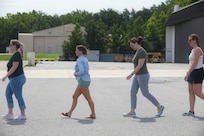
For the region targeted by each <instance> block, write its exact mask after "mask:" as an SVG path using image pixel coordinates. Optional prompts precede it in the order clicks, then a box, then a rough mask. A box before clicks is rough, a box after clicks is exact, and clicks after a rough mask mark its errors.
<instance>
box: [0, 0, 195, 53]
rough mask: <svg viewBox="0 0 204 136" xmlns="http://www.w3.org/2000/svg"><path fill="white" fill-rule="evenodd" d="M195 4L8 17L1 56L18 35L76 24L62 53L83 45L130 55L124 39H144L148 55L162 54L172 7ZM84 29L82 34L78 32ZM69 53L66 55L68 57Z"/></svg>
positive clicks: (184, 0) (0, 31)
mask: <svg viewBox="0 0 204 136" xmlns="http://www.w3.org/2000/svg"><path fill="white" fill-rule="evenodd" d="M196 1H198V0H179V1H178V0H166V2H162V3H161V4H160V5H158V6H156V5H153V6H152V7H151V8H150V9H147V8H143V9H142V10H140V11H135V10H134V9H132V10H131V11H129V10H127V9H124V10H123V11H122V12H118V11H117V10H114V9H102V10H100V12H98V13H89V12H87V11H85V10H83V11H82V10H77V11H73V12H71V13H67V14H64V15H60V16H58V15H53V16H51V15H47V14H45V13H43V12H41V11H35V10H33V11H31V12H29V13H25V12H23V13H19V12H18V13H16V14H10V13H8V14H7V15H6V17H1V18H0V26H1V28H0V52H5V47H6V46H8V44H9V41H10V39H18V33H32V32H35V31H39V30H43V29H48V28H51V27H56V26H60V25H64V24H69V23H73V24H76V26H77V27H76V28H75V31H74V32H73V33H72V36H70V37H68V39H69V41H65V42H64V44H63V45H62V46H63V50H64V52H66V51H67V52H68V50H69V48H72V50H73V47H72V46H74V47H75V46H76V44H85V45H86V46H87V47H88V48H89V49H90V50H100V52H101V53H130V52H131V50H130V48H129V47H128V46H127V44H128V39H129V38H132V37H135V36H139V35H140V36H143V37H144V38H145V43H144V45H143V46H144V48H145V49H146V50H147V51H149V52H161V53H165V22H166V21H167V19H168V18H169V16H170V15H171V13H172V11H173V9H174V6H175V5H179V6H180V7H184V6H186V5H189V4H191V3H193V2H196ZM80 26H84V27H85V31H86V34H82V33H81V32H79V27H80ZM71 54H72V53H71V52H70V54H69V55H71Z"/></svg>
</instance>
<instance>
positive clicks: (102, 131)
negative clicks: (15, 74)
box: [0, 62, 204, 136]
mask: <svg viewBox="0 0 204 136" xmlns="http://www.w3.org/2000/svg"><path fill="white" fill-rule="evenodd" d="M6 63H7V62H0V77H3V75H4V74H5V71H6ZM74 65H75V62H42V63H41V64H37V66H36V67H25V69H24V70H25V74H26V77H27V82H26V84H25V86H24V91H23V93H24V98H25V101H26V105H27V109H26V113H27V116H28V119H27V120H25V121H17V120H4V119H0V136H64V135H69V136H164V135H165V136H203V135H204V131H203V130H204V108H203V105H204V101H203V100H201V99H197V101H196V105H195V114H196V116H195V117H194V118H193V117H183V116H182V113H183V112H186V111H188V92H187V83H186V82H185V81H184V80H183V76H184V75H185V73H186V71H187V68H188V65H187V64H148V68H149V72H150V75H151V79H150V84H149V87H150V91H151V93H152V94H153V95H154V96H155V97H156V98H157V99H158V100H159V102H160V103H161V104H162V105H164V106H165V111H164V114H163V116H162V117H155V115H156V108H155V107H154V106H153V105H152V103H150V102H149V101H148V100H147V99H145V98H144V97H143V96H142V94H141V92H140V91H139V93H138V106H137V111H136V112H137V117H136V118H124V117H122V114H123V113H124V112H128V111H129V107H130V103H129V102H130V100H129V99H130V97H129V90H130V86H131V80H130V81H129V80H126V79H125V77H126V76H127V75H128V74H129V73H130V72H131V71H132V68H133V64H132V63H112V62H90V63H89V65H90V74H91V78H92V82H91V86H90V91H91V95H92V97H93V100H94V102H95V108H96V115H97V118H96V119H95V120H90V119H85V117H86V116H88V115H89V114H90V110H89V107H88V104H87V102H86V100H85V99H84V97H83V96H81V97H80V98H79V101H78V105H77V107H76V109H75V111H74V112H73V114H72V118H65V117H63V116H61V114H60V113H61V112H65V111H67V110H68V109H69V107H70V105H71V102H72V94H73V92H74V89H75V87H76V85H77V82H76V80H75V79H74V76H73V72H74V71H73V69H74ZM7 82H8V80H7V81H6V82H1V83H0V115H3V114H5V113H6V112H7V106H6V99H5V95H4V93H5V88H6V85H7ZM14 100H15V99H14ZM14 102H15V109H14V114H15V115H17V114H19V109H18V105H17V102H16V100H15V101H14Z"/></svg>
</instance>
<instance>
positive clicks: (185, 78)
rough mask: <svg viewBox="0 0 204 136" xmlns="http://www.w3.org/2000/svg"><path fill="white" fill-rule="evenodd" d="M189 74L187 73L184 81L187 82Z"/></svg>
mask: <svg viewBox="0 0 204 136" xmlns="http://www.w3.org/2000/svg"><path fill="white" fill-rule="evenodd" d="M188 76H189V74H188V73H186V76H185V77H184V80H185V81H187V79H188Z"/></svg>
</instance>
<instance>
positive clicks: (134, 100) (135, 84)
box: [130, 76, 139, 112]
mask: <svg viewBox="0 0 204 136" xmlns="http://www.w3.org/2000/svg"><path fill="white" fill-rule="evenodd" d="M137 78H138V77H137V76H134V77H133V80H132V85H131V90H130V103H131V112H134V111H135V109H136V107H137V93H138V89H139V84H138V81H137V80H138V79H137Z"/></svg>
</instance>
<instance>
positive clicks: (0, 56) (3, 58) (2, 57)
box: [0, 53, 62, 61]
mask: <svg viewBox="0 0 204 136" xmlns="http://www.w3.org/2000/svg"><path fill="white" fill-rule="evenodd" d="M61 55H62V54H35V58H52V59H55V60H57V59H58V57H59V56H61ZM11 56H12V54H4V53H3V54H0V61H6V60H9V59H10V58H11ZM23 60H27V54H24V55H23Z"/></svg>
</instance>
